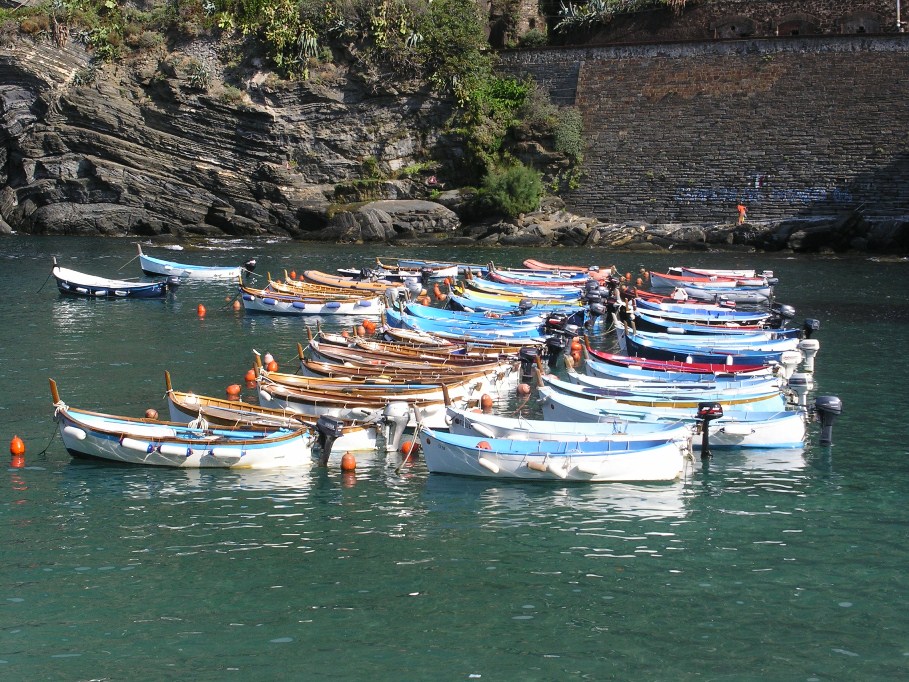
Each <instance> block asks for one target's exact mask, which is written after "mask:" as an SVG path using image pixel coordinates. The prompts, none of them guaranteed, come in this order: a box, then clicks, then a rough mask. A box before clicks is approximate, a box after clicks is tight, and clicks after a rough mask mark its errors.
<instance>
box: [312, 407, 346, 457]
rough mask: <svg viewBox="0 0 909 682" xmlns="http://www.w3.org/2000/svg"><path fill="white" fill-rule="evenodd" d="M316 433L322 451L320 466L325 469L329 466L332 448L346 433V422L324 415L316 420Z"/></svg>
mask: <svg viewBox="0 0 909 682" xmlns="http://www.w3.org/2000/svg"><path fill="white" fill-rule="evenodd" d="M316 431H317V432H318V436H317V442H318V443H319V447H320V448H321V450H322V456H321V457H320V458H319V466H323V467H324V466H327V465H328V456H329V455H330V454H331V448H332V446H333V445H334V444H335V441H336V440H338V438H340V437H341V435H342V434H343V433H344V422H342V421H341V420H340V419H338V418H337V417H330V416H328V415H327V414H323V415H322V416H321V417H319V418H318V420H316Z"/></svg>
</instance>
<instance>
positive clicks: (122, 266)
mask: <svg viewBox="0 0 909 682" xmlns="http://www.w3.org/2000/svg"><path fill="white" fill-rule="evenodd" d="M138 257H139V256H133V257H132V258H130V259H129V260H128V261H126V262H125V263H124V264H123V265H121V266H120V267H119V268H117V272H120V271H121V270H122V269H123V268H125V267H126V266H127V265H129V264H130V263H132V262H133V261H134V260H136V259H137V258H138Z"/></svg>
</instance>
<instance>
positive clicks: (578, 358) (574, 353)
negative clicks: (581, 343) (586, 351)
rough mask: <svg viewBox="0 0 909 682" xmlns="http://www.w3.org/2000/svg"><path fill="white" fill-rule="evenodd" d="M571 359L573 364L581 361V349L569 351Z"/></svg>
mask: <svg viewBox="0 0 909 682" xmlns="http://www.w3.org/2000/svg"><path fill="white" fill-rule="evenodd" d="M571 359H572V360H574V364H575V365H577V364H578V363H579V362H580V361H581V351H578V350H573V351H571Z"/></svg>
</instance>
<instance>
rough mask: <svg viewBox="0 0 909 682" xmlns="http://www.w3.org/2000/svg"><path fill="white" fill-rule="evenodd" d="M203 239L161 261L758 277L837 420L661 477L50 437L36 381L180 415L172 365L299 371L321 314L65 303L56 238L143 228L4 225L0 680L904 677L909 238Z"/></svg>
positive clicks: (102, 248) (205, 300) (91, 254)
mask: <svg viewBox="0 0 909 682" xmlns="http://www.w3.org/2000/svg"><path fill="white" fill-rule="evenodd" d="M209 246H210V247H211V248H207V249H186V250H184V251H164V250H162V249H159V248H155V247H154V246H152V245H148V246H147V247H146V252H147V253H152V252H153V253H154V255H159V256H161V257H164V258H169V259H171V260H177V261H181V262H190V263H197V264H200V265H207V264H210V265H239V264H242V263H243V262H244V261H246V260H248V259H249V258H256V259H257V261H258V266H257V268H256V273H257V274H259V275H265V274H266V273H269V272H270V273H271V274H272V275H273V276H276V277H277V276H283V275H284V271H285V270H287V271H291V270H296V271H297V272H300V271H302V270H304V269H310V268H312V269H317V270H322V271H326V272H334V270H335V269H336V268H338V267H346V266H353V267H365V266H369V265H371V264H373V263H374V262H375V257H376V256H407V257H423V258H430V259H437V260H456V261H464V262H470V263H481V264H482V263H487V262H489V261H495V263H496V264H497V265H501V266H518V265H520V263H521V261H522V260H523V259H524V258H528V257H534V258H537V259H539V260H544V261H547V262H549V261H551V262H558V263H565V264H578V265H592V264H597V265H603V266H605V265H612V264H615V265H617V266H618V267H619V269H620V271H622V272H625V271H629V272H632V273H636V272H637V269H638V267H639V265H644V266H646V267H647V268H651V269H654V270H658V271H661V270H665V269H666V268H667V267H668V266H671V265H689V266H699V267H715V268H744V267H751V268H755V267H756V268H758V269H770V270H773V271H774V273H775V275H776V276H777V277H778V278H779V282H780V283H779V285H778V286H777V300H778V301H780V302H782V303H787V304H790V305H792V306H794V307H795V309H796V311H797V313H796V318H795V320H794V323H796V324H801V322H802V320H804V319H805V318H816V319H818V320H819V321H820V324H821V328H820V330H819V331H818V332H817V333H816V334H815V336H814V338H817V339H818V340H819V341H820V352H819V354H818V356H817V360H816V370H815V390H814V392H813V393H812V396H811V398H812V400H813V398H814V396H815V395H833V396H838V397H839V398H840V399H841V400H842V405H843V413H842V415H841V416H840V417H839V419H838V420H837V421H836V423H835V424H834V427H833V445H832V446H821V445H819V444H818V434H819V429H818V425H817V424H812V425H811V427H810V438H809V441H808V443H807V444H806V446H805V447H804V448H801V449H798V450H781V451H757V452H736V451H721V450H717V451H715V452H714V457H713V459H712V460H710V461H709V462H707V463H702V462H701V461H700V460H697V461H696V462H695V463H694V464H693V468H692V471H691V472H690V473H689V475H688V476H687V477H686V479H685V480H683V481H680V482H678V483H674V484H663V485H622V484H597V485H584V484H581V485H578V484H572V485H568V484H561V483H544V484H529V483H518V482H510V483H509V482H499V481H489V480H475V479H466V478H457V477H448V476H439V475H430V474H429V473H428V472H427V471H426V468H425V466H424V464H423V462H422V461H421V460H417V461H416V462H415V463H413V464H411V465H408V466H405V467H402V468H399V467H398V465H399V463H400V459H399V456H397V455H394V454H392V455H390V456H389V457H388V458H386V457H384V456H383V457H375V458H368V457H360V458H359V462H358V466H357V469H356V473H355V474H353V475H351V474H345V473H342V472H341V471H340V468H339V467H338V466H337V465H336V464H334V465H332V466H329V467H328V468H313V469H312V470H311V471H301V472H293V471H263V472H243V471H226V470H205V471H187V470H169V469H155V468H142V467H130V466H118V465H113V464H104V463H88V462H84V461H76V460H73V459H72V458H71V457H70V456H69V455H68V454H67V452H66V451H65V449H64V448H63V446H62V444H61V442H60V439H59V437H57V436H55V433H56V425H55V423H54V421H53V407H52V403H51V397H50V391H49V388H48V378H53V379H55V380H56V381H57V383H58V385H59V388H60V393H61V397H62V399H63V400H64V401H65V402H66V403H68V404H69V405H72V406H74V407H79V408H86V409H93V410H98V411H104V412H111V413H115V414H124V415H132V416H141V415H143V414H144V412H145V410H146V409H148V408H155V409H157V410H158V411H159V412H162V413H166V404H165V401H164V397H163V396H164V381H163V374H164V371H165V370H168V371H170V373H171V376H172V377H173V381H174V385H175V388H177V389H178V390H192V391H195V392H197V393H202V394H207V395H215V396H222V395H224V391H225V387H226V386H228V385H229V384H235V383H240V384H242V383H243V376H244V374H245V373H246V371H247V370H248V369H249V368H250V367H251V365H252V353H253V349H256V350H257V351H259V352H261V353H263V354H264V353H266V352H270V353H271V354H272V355H273V356H274V357H275V359H276V360H277V361H278V362H279V365H280V367H281V369H282V370H284V371H293V370H294V359H295V357H296V344H297V343H298V342H303V343H305V341H306V325H307V320H305V319H299V318H282V317H269V316H253V315H248V314H245V313H244V312H243V311H236V310H234V309H233V306H232V305H231V303H232V301H233V299H234V297H235V294H236V288H235V286H234V285H233V284H232V283H198V284H193V283H187V284H184V285H183V286H181V287H179V288H178V290H177V291H176V293H175V294H174V295H172V296H171V297H169V298H168V299H166V300H163V301H141V300H112V301H107V300H82V299H77V298H66V297H63V296H61V295H60V294H58V292H57V289H56V286H55V284H54V281H53V278H49V275H50V270H51V261H52V257H54V256H56V257H57V259H58V261H59V262H60V264H61V265H63V266H64V267H68V268H72V269H75V270H80V271H83V272H89V273H92V274H96V275H101V276H106V277H118V278H130V277H140V276H141V272H140V270H139V266H138V262H137V261H136V260H134V258H135V255H136V249H135V245H134V244H133V243H132V242H130V241H128V240H119V239H85V238H38V237H25V236H13V237H10V238H4V239H2V240H0V286H2V290H3V291H5V292H7V297H6V299H5V305H4V307H3V310H2V312H0V320H2V323H0V367H2V374H0V376H2V377H3V384H2V389H0V390H2V393H0V427H2V428H0V438H3V439H6V440H5V441H4V442H9V441H10V440H11V439H12V438H13V436H14V435H18V436H19V437H21V438H22V439H23V441H24V442H25V444H26V454H25V467H24V468H13V467H5V468H3V469H2V470H0V512H2V524H0V557H2V561H0V576H2V582H0V590H2V593H0V631H2V637H0V679H3V680H8V681H18V680H29V681H34V680H171V679H174V680H177V679H179V680H185V679H191V680H195V681H204V680H219V681H220V680H225V679H236V680H283V679H287V680H292V679H320V678H323V679H324V678H337V679H365V678H367V677H368V678H369V679H372V680H461V679H479V680H562V679H592V680H603V679H633V680H689V679H691V680H693V679H698V680H896V679H906V678H907V676H909V571H907V565H909V552H907V549H906V548H907V540H909V504H907V501H909V445H907V427H906V419H907V413H909V391H907V389H906V384H907V381H909V358H907V351H906V347H907V341H909V262H907V261H906V260H905V259H875V258H873V257H868V256H867V255H855V256H849V257H835V256H823V257H820V256H818V257H809V256H797V257H796V256H792V255H783V254H737V253H675V254H672V255H652V254H629V253H610V252H607V251H600V250H596V249H558V250H547V251H541V250H539V249H532V250H531V249H524V250H522V249H513V250H486V249H479V248H445V247H442V246H439V247H435V248H430V247H421V248H408V249H402V250H400V251H395V250H394V249H392V248H390V247H387V246H382V247H370V246H350V245H346V246H335V245H313V244H305V243H297V242H285V241H274V242H269V243H257V242H248V241H241V242H220V243H213V244H211V245H209ZM200 304H201V305H203V306H204V307H205V309H206V314H205V316H204V317H200V316H199V314H198V312H197V309H198V306H199V305H200ZM351 322H353V323H355V322H356V320H353V321H351V320H347V321H345V324H349V323H351ZM309 324H310V325H314V321H309ZM324 324H325V325H326V326H327V327H330V328H336V327H337V321H331V320H326V321H324ZM598 340H599V341H600V342H602V343H607V342H608V340H607V339H605V338H600V339H598ZM244 395H245V396H247V397H248V399H252V392H250V391H247V390H246V389H244ZM4 456H5V455H4ZM7 461H8V460H7Z"/></svg>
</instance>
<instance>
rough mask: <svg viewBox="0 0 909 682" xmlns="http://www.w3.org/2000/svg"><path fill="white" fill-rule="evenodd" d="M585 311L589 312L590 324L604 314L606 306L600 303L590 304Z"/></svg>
mask: <svg viewBox="0 0 909 682" xmlns="http://www.w3.org/2000/svg"><path fill="white" fill-rule="evenodd" d="M587 310H589V311H590V324H593V323H594V322H596V321H597V318H598V317H602V316H603V315H605V314H606V306H605V305H603V304H602V303H591V304H590V305H589V306H587Z"/></svg>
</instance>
